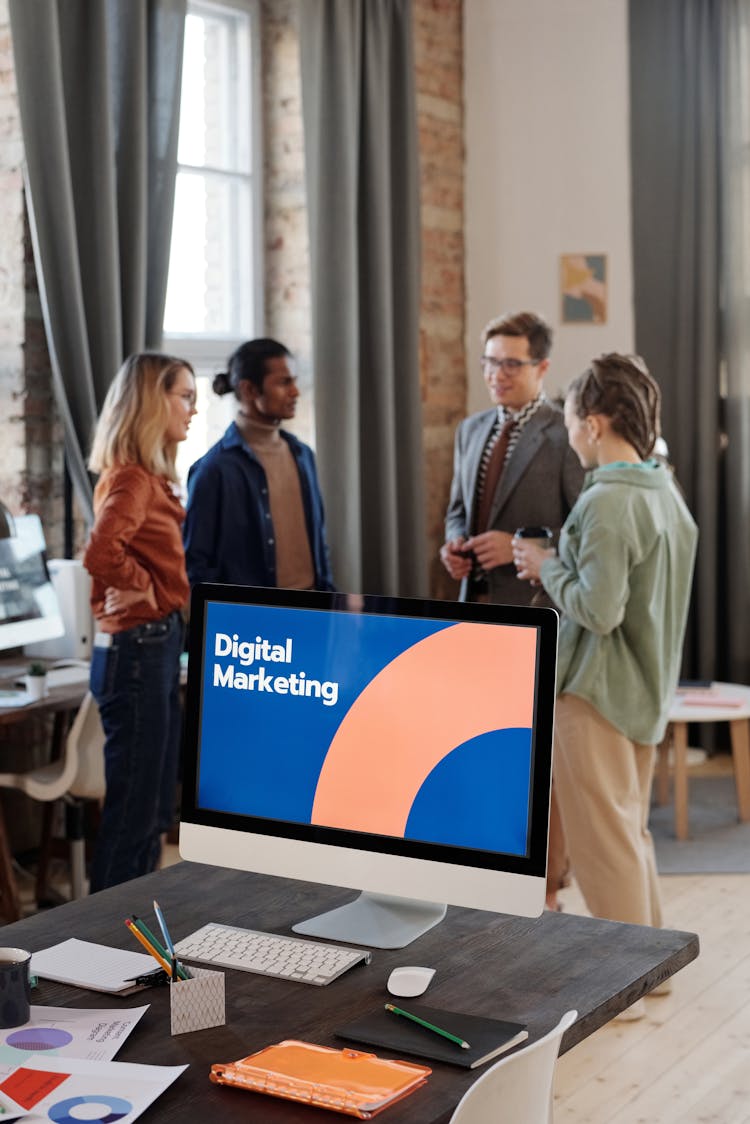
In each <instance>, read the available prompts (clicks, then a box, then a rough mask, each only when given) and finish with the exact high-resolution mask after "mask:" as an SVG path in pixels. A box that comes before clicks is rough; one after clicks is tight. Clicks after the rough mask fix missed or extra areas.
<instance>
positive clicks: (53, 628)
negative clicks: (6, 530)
mask: <svg viewBox="0 0 750 1124" xmlns="http://www.w3.org/2000/svg"><path fill="white" fill-rule="evenodd" d="M3 541H5V542H11V543H13V544H14V547H15V549H16V550H17V551H18V550H20V551H23V552H24V556H29V555H32V554H33V555H38V556H39V560H40V561H41V564H42V565H43V567H44V572H45V575H46V579H47V580H46V582H45V583H44V585H43V586H40V587H39V588H38V589H37V591H36V596H37V597H38V598H40V606H39V607H40V609H41V615H40V616H38V617H27V618H26V619H24V620H12V621H7V622H6V621H2V620H0V650H2V651H6V650H7V649H9V648H21V647H24V646H25V645H26V644H35V643H36V642H37V641H40V640H54V639H56V638H57V637H59V636H63V635H64V633H65V624H64V622H63V619H62V614H61V612H60V605H59V602H58V600H57V594H56V593H55V590H54V587H53V585H52V580H51V578H50V574H49V569H48V567H47V555H46V547H45V541H44V531H43V529H42V523H41V520H40V518H39V516H38V515H34V514H31V515H17V516H15V517H14V519H13V534H12V535H9V536H7V537H6V538H5V539H4V540H3Z"/></svg>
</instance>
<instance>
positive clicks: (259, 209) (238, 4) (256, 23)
mask: <svg viewBox="0 0 750 1124" xmlns="http://www.w3.org/2000/svg"><path fill="white" fill-rule="evenodd" d="M236 11H240V12H244V13H246V14H247V15H248V17H249V20H250V57H249V59H248V64H249V67H250V75H249V85H250V107H249V109H250V153H251V176H250V186H251V192H250V195H251V200H250V208H251V215H250V224H249V229H250V231H251V239H252V249H251V260H252V273H253V280H254V283H253V291H252V324H251V326H250V330H249V332H247V333H242V334H240V335H237V334H234V333H218V334H215V333H208V332H200V333H181V332H167V331H164V332H163V341H164V347H165V349H166V350H168V351H169V352H171V353H172V354H175V355H180V356H181V357H183V358H185V359H187V360H188V361H189V362H190V363H191V364H192V366H193V368H194V369H195V373H196V376H197V377H207V376H209V375H211V374H212V373H215V372H216V371H217V370H219V369H221V368H222V367H223V366H224V365H225V364H226V360H227V358H228V356H229V355H230V354H231V353H232V352H233V351H234V350H235V348H237V347H238V346H239V345H240V344H241V343H242V342H243V341H244V340H246V339H249V338H252V337H253V336H257V335H259V334H261V327H260V326H261V325H262V324H263V322H264V317H265V292H264V285H263V276H264V272H263V267H264V255H263V119H262V96H263V91H262V76H261V45H260V37H261V5H260V0H188V4H187V14H188V15H192V14H196V15H212V16H213V15H216V14H217V13H218V14H221V13H222V12H226V13H231V12H236ZM193 167H194V166H192V165H185V169H186V171H187V172H190V171H191V169H192V168H193ZM180 169H181V165H179V164H178V166H177V170H178V172H179V171H180ZM212 172H213V170H212ZM226 175H227V178H228V179H229V178H231V176H232V173H226Z"/></svg>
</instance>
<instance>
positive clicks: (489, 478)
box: [441, 312, 697, 926]
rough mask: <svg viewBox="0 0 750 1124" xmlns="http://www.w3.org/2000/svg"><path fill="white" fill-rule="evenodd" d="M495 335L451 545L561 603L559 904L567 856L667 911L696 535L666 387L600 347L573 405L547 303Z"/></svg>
mask: <svg viewBox="0 0 750 1124" xmlns="http://www.w3.org/2000/svg"><path fill="white" fill-rule="evenodd" d="M483 342H484V352H483V355H482V360H481V363H482V371H483V373H484V377H485V380H486V383H487V387H488V390H489V393H490V398H491V400H492V403H493V405H492V408H491V409H489V410H486V411H484V412H482V413H479V414H475V415H473V416H472V417H470V418H467V419H466V420H465V421H463V422H462V423H461V424H460V425H459V427H458V431H457V435H456V447H455V465H454V476H453V485H452V488H451V496H450V503H449V506H448V513H447V518H446V542H445V543H444V545H443V547H442V548H441V559H442V561H443V564H444V566H445V568H446V570H447V571H448V573H449V574H450V575H451V577H453V578H455V579H457V580H460V581H461V583H462V584H461V596H462V597H463V598H465V599H466V600H469V601H491V602H497V603H499V602H502V603H510V604H531V603H532V602H535V603H544V604H549V605H553V606H554V607H555V608H557V609H558V611H559V612H560V614H561V624H560V641H559V655H558V670H557V692H558V698H557V706H556V713H555V735H554V737H555V745H554V766H553V790H552V804H551V812H550V837H549V856H548V878H547V903H548V906H549V907H550V908H557V906H558V902H557V891H558V890H559V889H560V888H561V887H562V886H563V885H564V884H565V882H566V875H567V869H568V865H569V863H570V865H571V866H572V868H573V871H574V873H575V875H576V879H577V881H578V884H579V886H580V889H581V891H582V893H583V896H584V899H585V901H586V904H587V906H588V907H589V909H590V910H591V912H592V913H593V914H594V915H596V916H599V917H606V918H610V919H612V920H616V921H626V922H632V923H637V924H644V925H655V926H658V925H660V924H661V907H660V903H659V891H658V883H657V878H656V865H655V859H654V850H653V843H652V840H651V835H650V833H649V830H648V815H649V803H650V792H651V783H652V777H653V769H654V759H655V752H656V751H655V746H656V744H657V743H658V742H659V741H660V740H661V738H662V737H663V736H664V732H665V729H666V725H667V714H668V710H669V706H670V703H671V700H672V696H673V693H674V689H675V687H676V685H677V679H678V675H679V668H680V661H681V656H682V642H683V638H684V632H685V623H686V618H687V611H688V605H689V600H690V588H691V580H692V570H693V562H694V556H695V549H696V542H697V528H696V526H695V523H694V521H693V519H692V517H691V515H690V513H689V511H688V510H687V507H686V505H685V503H684V501H683V498H682V495H681V493H680V491H679V489H678V487H677V486H676V484H675V481H674V479H673V475H672V472H671V469H670V468H669V467H668V466H667V465H666V464H665V463H664V461H663V460H662V459H660V458H656V457H654V447H655V445H656V443H657V439H658V437H659V435H660V416H659V411H660V393H659V388H658V386H657V384H656V382H655V381H654V379H653V378H652V377H651V375H650V374H649V372H648V371H647V369H646V367H645V365H644V364H643V362H642V360H640V359H639V358H636V357H632V356H625V355H620V354H615V353H613V354H609V355H602V356H601V357H600V358H598V359H595V360H593V361H592V362H591V364H590V366H589V367H588V368H587V369H586V370H585V371H584V372H583V374H582V375H580V376H579V377H578V378H576V379H575V380H574V382H573V383H572V384H571V386H570V387H569V389H568V393H567V396H566V398H565V406H564V412H563V411H560V410H559V409H558V408H557V407H555V406H554V405H552V404H551V403H550V402H549V401H548V400H547V398H546V396H545V394H544V390H543V379H544V375H545V373H546V370H547V367H548V364H549V352H550V347H551V342H552V339H551V332H550V330H549V327H548V326H547V325H546V324H545V322H544V321H543V320H542V319H541V318H540V317H538V316H536V315H535V314H533V313H529V312H522V313H519V314H516V315H510V316H505V317H501V318H500V319H498V320H494V321H492V322H491V323H490V324H488V326H487V328H486V329H485V332H484V339H483ZM524 526H525V527H528V526H536V527H539V526H543V527H546V528H549V530H550V531H551V532H552V536H551V541H550V543H549V544H548V545H547V547H546V548H545V547H544V546H542V545H541V544H540V543H539V542H538V541H533V539H530V538H525V537H523V536H518V535H516V534H515V532H516V531H517V530H518V529H519V528H522V527H524ZM540 595H541V598H540ZM498 690H502V684H498Z"/></svg>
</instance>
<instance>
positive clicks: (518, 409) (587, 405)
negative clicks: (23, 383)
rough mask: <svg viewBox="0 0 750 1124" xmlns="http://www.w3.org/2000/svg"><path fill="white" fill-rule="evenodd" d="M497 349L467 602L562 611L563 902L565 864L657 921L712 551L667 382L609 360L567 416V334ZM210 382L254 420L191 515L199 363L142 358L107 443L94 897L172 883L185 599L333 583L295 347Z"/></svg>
mask: <svg viewBox="0 0 750 1124" xmlns="http://www.w3.org/2000/svg"><path fill="white" fill-rule="evenodd" d="M483 344H484V350H483V355H482V359H481V364H482V372H483V375H484V378H485V381H486V384H487V388H488V391H489V394H490V398H491V403H492V404H491V407H490V409H488V410H486V411H482V412H480V413H478V414H475V415H473V416H471V417H469V418H467V419H465V420H464V421H463V422H462V423H461V424H460V425H459V427H458V430H457V434H456V443H455V461H454V474H453V482H452V486H451V493H450V500H449V505H448V511H447V516H446V541H445V543H444V545H443V546H442V548H441V551H440V556H441V559H442V562H443V565H444V566H445V568H446V570H447V571H448V573H449V574H450V575H451V577H452V578H454V579H456V580H457V581H459V582H460V583H461V585H460V593H459V596H460V598H461V599H463V600H468V601H488V602H492V603H507V604H531V603H532V602H534V603H542V604H547V605H552V606H554V607H556V608H557V609H558V610H559V612H560V614H561V629H560V645H559V664H558V681H557V682H558V700H557V712H556V720H555V760H554V785H553V801H552V809H551V820H550V853H549V862H548V871H549V872H548V905H549V906H550V908H555V907H556V905H557V900H556V895H557V890H558V889H559V888H560V886H562V885H563V884H564V883H565V880H566V871H567V868H568V864H569V863H570V865H572V868H573V870H574V872H575V875H576V877H577V880H578V882H579V885H580V887H581V890H582V892H583V895H584V898H585V899H586V902H587V905H588V906H589V908H590V909H591V911H592V913H594V914H596V915H598V916H601V917H608V918H611V919H614V920H621V921H629V922H636V923H641V924H648V925H659V924H660V921H661V910H660V906H659V894H658V887H657V881H656V872H655V863H654V854H653V845H652V842H651V837H650V834H649V831H648V826H647V820H648V806H649V794H650V788H651V779H652V774H653V766H654V756H655V745H656V743H657V742H658V741H659V740H660V738H661V737H662V736H663V733H664V729H665V726H666V721H667V712H668V708H669V704H670V700H671V697H672V693H673V690H674V687H675V685H676V682H677V677H678V672H679V665H680V659H681V649H682V641H683V636H684V629H685V621H686V616H687V609H688V603H689V598H690V586H691V577H692V567H693V560H694V554H695V547H696V540H697V529H696V527H695V524H694V522H693V520H692V518H691V516H690V514H689V512H688V510H687V508H686V506H685V503H684V501H683V499H682V497H681V494H680V492H679V489H678V488H677V486H676V485H675V482H674V480H673V476H672V473H671V470H670V469H669V467H668V466H667V465H665V464H664V462H663V461H662V460H660V459H656V458H654V456H653V453H654V446H655V443H656V440H657V438H658V436H659V426H660V421H659V407H660V395H659V389H658V386H657V384H656V383H655V381H654V380H653V379H652V377H651V376H650V374H649V373H648V371H647V370H646V368H645V366H644V365H643V363H642V361H641V360H639V359H637V358H633V357H629V356H624V355H619V354H610V355H604V356H601V357H600V358H599V359H596V360H594V361H592V363H591V364H590V366H589V367H588V368H587V370H586V371H585V372H584V373H583V374H582V375H580V376H579V377H578V378H577V379H576V380H575V381H574V382H573V384H572V385H571V387H570V388H569V391H568V394H567V397H566V399H565V408H564V412H563V411H562V410H560V408H559V406H557V405H556V404H554V403H553V402H551V401H550V400H549V399H548V398H547V396H546V395H545V393H544V387H543V383H544V377H545V375H546V373H547V370H548V368H549V362H550V359H549V356H550V350H551V345H552V333H551V330H550V328H549V326H548V325H547V324H546V323H545V321H544V320H543V319H542V318H541V317H539V316H537V315H536V314H534V313H530V312H521V313H517V314H513V315H507V316H503V317H500V318H498V319H496V320H493V321H492V322H491V323H490V324H489V325H488V326H487V328H486V329H485V332H484V338H483ZM213 387H214V390H215V392H216V393H218V394H228V393H232V394H234V397H235V400H236V416H235V420H234V421H233V422H232V424H231V425H230V426H229V428H228V429H227V431H226V433H225V434H224V436H223V437H222V438H221V439H220V441H218V442H217V444H216V445H214V446H213V448H212V449H210V450H209V451H208V452H207V453H206V454H205V456H203V457H202V458H201V459H200V460H199V461H197V462H196V464H194V465H193V466H192V468H191V470H190V473H189V476H188V500H187V513H186V514H185V512H184V510H183V508H182V504H181V502H180V498H179V489H178V486H177V476H176V471H175V454H176V450H177V446H178V444H179V442H180V441H182V440H184V439H185V437H186V436H187V431H188V426H189V424H190V421H191V419H192V417H193V415H194V413H195V404H196V389H195V376H194V373H193V371H192V368H191V367H190V364H189V363H187V362H185V361H184V360H180V359H176V358H173V357H171V356H165V355H158V354H142V355H136V356H133V357H131V358H130V359H129V360H127V361H126V363H125V364H124V365H123V367H122V369H121V370H120V372H119V374H118V375H117V377H116V379H115V381H114V383H113V384H112V387H111V389H110V391H109V394H108V395H107V399H106V401H105V404H104V408H103V410H102V414H101V418H100V420H99V424H98V428H97V432H96V436H95V440H94V445H93V449H92V454H91V460H90V465H91V468H92V470H93V471H95V472H98V473H100V477H99V481H98V484H97V487H96V490H95V495H94V510H95V521H94V526H93V529H92V532H91V536H90V540H89V543H88V546H87V548H86V552H85V556H84V564H85V565H86V568H87V569H88V570H89V571H90V573H91V575H92V579H93V592H92V605H93V610H94V615H95V617H96V621H97V628H98V632H97V636H96V641H95V646H94V655H93V660H92V668H91V690H92V692H93V694H94V696H95V698H96V701H97V703H98V705H99V709H100V713H101V717H102V723H103V726H104V730H105V734H106V739H107V740H106V747H105V763H106V775H107V796H106V801H105V807H104V811H103V816H102V823H101V830H100V838H99V841H98V845H97V850H96V853H95V857H94V862H93V869H92V878H91V885H92V889H93V890H97V889H102V888H104V887H105V886H109V885H114V884H116V883H117V882H121V881H124V880H126V879H129V878H134V877H137V876H138V875H140V874H144V873H147V872H148V871H150V870H152V869H154V867H155V865H156V863H157V861H158V856H159V851H160V845H161V836H162V834H163V833H164V831H166V830H167V828H168V827H169V826H170V825H171V822H172V818H173V814H174V807H173V803H174V794H175V788H176V776H177V767H178V738H179V697H178V692H179V654H180V652H181V650H182V643H183V621H182V615H181V611H180V610H181V609H182V608H183V606H184V604H185V602H186V601H187V598H188V594H189V589H190V585H192V584H194V583H196V582H198V581H217V582H228V583H234V584H242V585H265V586H283V587H287V588H299V589H322V590H331V589H333V580H332V575H331V568H330V562H329V557H328V548H327V544H326V537H325V521H324V515H323V502H322V498H321V494H320V488H319V485H318V480H317V474H316V469H315V460H314V457H313V453H312V451H311V450H310V449H309V447H308V446H306V445H305V444H303V443H302V442H301V441H299V440H298V439H297V438H296V437H294V436H293V435H292V434H290V433H289V432H287V431H286V430H285V429H284V428H283V423H284V421H286V420H288V419H290V418H292V417H293V416H294V413H295V406H296V401H297V397H298V395H299V390H298V387H297V385H296V378H295V375H294V370H293V360H292V357H291V355H290V354H289V352H288V351H287V349H286V348H285V347H284V346H283V345H282V344H280V343H277V342H276V341H274V340H268V339H262V340H252V341H249V342H248V343H245V344H243V345H242V346H241V347H240V348H238V350H237V351H236V352H235V353H234V354H233V355H232V357H231V358H230V361H229V364H228V369H227V371H226V372H223V373H222V374H220V375H217V376H216V377H215V379H214V383H213ZM183 522H184V526H183ZM532 525H533V526H542V527H545V528H549V530H550V532H551V539H550V542H549V543H548V545H547V547H546V548H544V547H542V546H540V545H539V544H538V543H535V542H534V541H531V540H527V539H523V538H519V537H517V536H516V535H515V532H516V531H517V529H518V528H520V527H524V526H525V527H529V526H532ZM498 690H499V691H501V690H502V683H499V684H498Z"/></svg>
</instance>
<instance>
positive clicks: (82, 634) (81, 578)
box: [24, 558, 94, 660]
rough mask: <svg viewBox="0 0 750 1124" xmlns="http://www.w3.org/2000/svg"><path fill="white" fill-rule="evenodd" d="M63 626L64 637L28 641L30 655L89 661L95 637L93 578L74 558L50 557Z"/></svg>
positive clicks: (51, 574) (53, 584) (51, 573)
mask: <svg viewBox="0 0 750 1124" xmlns="http://www.w3.org/2000/svg"><path fill="white" fill-rule="evenodd" d="M47 566H48V569H49V574H50V578H51V580H52V587H53V589H54V591H55V593H56V595H57V600H58V603H59V605H60V612H61V615H62V621H63V626H64V632H63V634H62V636H58V637H55V638H54V639H51V640H44V641H41V642H39V643H34V644H27V645H26V646H25V648H24V651H25V653H26V655H27V656H31V657H35V658H39V659H50V660H64V659H72V660H90V659H91V645H92V643H93V638H94V618H93V616H92V613H91V577H90V576H89V574H88V572H87V571H86V570H85V569H84V566H83V563H82V562H80V561H79V560H78V559H74V558H50V560H49V562H48V563H47Z"/></svg>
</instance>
